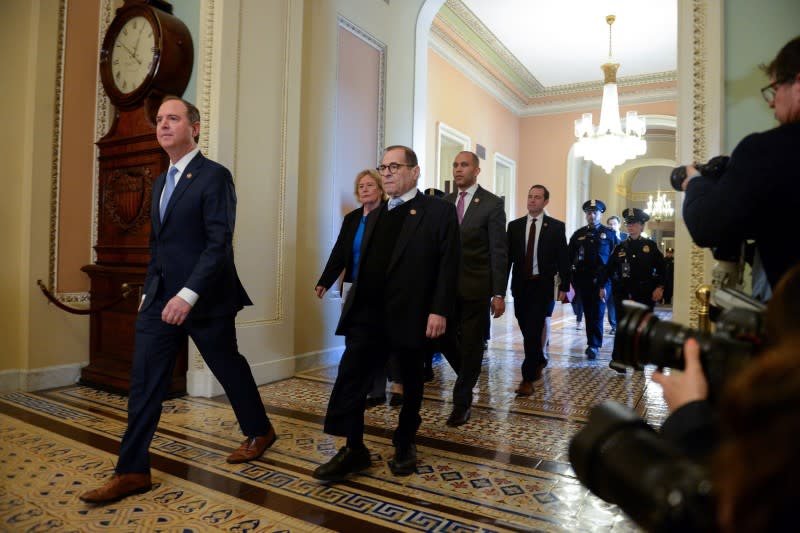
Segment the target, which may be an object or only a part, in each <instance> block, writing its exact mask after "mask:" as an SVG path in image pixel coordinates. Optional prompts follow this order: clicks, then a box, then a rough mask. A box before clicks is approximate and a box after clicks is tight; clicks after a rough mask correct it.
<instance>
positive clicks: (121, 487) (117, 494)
mask: <svg viewBox="0 0 800 533" xmlns="http://www.w3.org/2000/svg"><path fill="white" fill-rule="evenodd" d="M151 487H152V483H151V482H150V474H114V475H113V476H111V479H110V480H108V481H107V482H106V484H105V485H103V486H102V487H100V488H99V489H94V490H90V491H89V492H85V493H83V494H81V495H80V496H79V497H80V499H81V500H83V501H85V502H87V503H109V502H115V501H117V500H121V499H122V498H125V497H127V496H130V495H132V494H141V493H143V492H147V491H148V490H150V488H151Z"/></svg>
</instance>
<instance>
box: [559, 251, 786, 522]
mask: <svg viewBox="0 0 800 533" xmlns="http://www.w3.org/2000/svg"><path fill="white" fill-rule="evenodd" d="M755 303H756V304H757V302H755ZM629 310H630V311H631V312H630V313H629V314H628V315H627V316H626V317H624V318H623V320H622V322H621V323H620V329H619V331H618V333H617V341H618V342H620V339H622V345H621V346H619V348H620V353H621V358H622V359H621V360H623V361H627V362H630V363H632V364H633V365H635V366H637V367H641V365H642V364H656V365H658V366H659V367H669V368H675V369H683V372H671V373H670V374H664V373H662V372H660V371H658V372H656V373H655V374H654V375H653V381H655V382H657V383H659V384H661V385H662V387H663V392H664V398H665V400H666V402H667V404H668V406H669V410H670V412H671V414H670V416H669V417H668V418H667V420H666V421H665V422H664V424H663V425H662V428H661V431H660V432H657V431H656V430H655V429H654V428H653V427H651V426H650V425H648V424H647V423H646V422H645V421H644V420H642V419H641V418H640V417H639V416H638V414H637V413H636V412H635V411H634V410H633V409H631V408H628V407H625V406H624V405H622V404H619V403H617V402H613V401H606V402H603V403H601V404H598V405H597V406H595V407H594V408H593V409H592V412H591V414H590V417H589V422H588V424H587V425H586V426H585V427H584V428H583V429H581V431H579V432H578V433H577V434H576V435H575V436H574V437H573V439H572V441H571V442H570V450H569V455H570V462H571V464H572V467H573V470H574V471H575V473H576V476H577V477H578V479H579V480H580V481H581V483H583V484H584V485H585V486H586V487H588V488H589V489H590V490H591V491H592V493H594V494H596V495H597V496H599V497H600V498H602V499H603V500H605V501H607V502H609V503H614V504H617V505H619V507H620V508H622V510H623V511H625V512H626V513H627V514H628V515H629V516H630V517H631V518H632V519H633V520H634V521H635V522H636V523H637V524H639V525H640V526H641V527H643V528H644V529H645V530H646V531H652V532H672V531H681V532H706V531H708V532H712V531H713V532H718V531H721V532H724V533H751V532H752V533H763V532H773V531H774V532H782V531H796V530H797V527H796V524H795V522H796V518H795V515H796V511H795V506H796V502H797V501H798V499H800V485H798V483H797V475H798V473H800V454H798V453H797V449H798V448H799V447H800V414H798V411H797V405H798V402H800V353H798V352H799V350H798V348H797V346H798V340H800V263H798V264H796V265H795V266H793V267H792V268H791V269H790V270H789V271H788V272H787V273H786V274H785V275H784V276H783V277H782V278H781V281H780V282H779V283H778V284H777V286H776V287H775V295H774V297H773V298H772V299H771V300H770V302H769V305H768V306H767V307H766V310H764V309H763V306H762V307H761V308H759V310H755V309H746V308H744V307H741V308H729V309H727V310H726V311H725V312H724V313H723V314H722V315H721V317H720V320H719V321H718V322H717V323H716V326H717V331H716V332H715V333H713V334H709V333H703V332H699V331H696V330H694V331H693V330H690V329H689V328H686V327H684V326H680V325H678V324H674V323H672V324H670V323H668V322H665V321H659V320H658V319H657V318H656V317H654V316H653V315H652V314H651V313H650V312H649V310H648V309H647V308H646V307H644V306H639V307H635V306H633V307H630V308H629ZM725 313H728V314H727V315H726V314H725ZM748 317H749V318H748ZM750 319H753V320H750ZM633 331H635V332H636V334H635V335H633V336H632V335H630V333H632V332H633ZM681 346H682V347H683V349H682V350H681V349H680V347H681ZM719 378H722V379H719Z"/></svg>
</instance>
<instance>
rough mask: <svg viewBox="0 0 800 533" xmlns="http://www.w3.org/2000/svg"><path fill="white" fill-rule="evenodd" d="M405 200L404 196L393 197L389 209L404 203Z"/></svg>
mask: <svg viewBox="0 0 800 533" xmlns="http://www.w3.org/2000/svg"><path fill="white" fill-rule="evenodd" d="M404 201H405V200H403V199H402V198H392V199H391V200H389V211H391V210H392V209H394V208H395V207H397V206H398V205H400V204H402V203H403V202H404Z"/></svg>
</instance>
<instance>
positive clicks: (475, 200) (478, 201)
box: [473, 198, 481, 204]
mask: <svg viewBox="0 0 800 533" xmlns="http://www.w3.org/2000/svg"><path fill="white" fill-rule="evenodd" d="M480 201H481V199H480V198H475V199H474V200H473V202H475V203H476V204H478V203H480Z"/></svg>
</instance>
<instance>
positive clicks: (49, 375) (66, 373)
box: [0, 363, 85, 392]
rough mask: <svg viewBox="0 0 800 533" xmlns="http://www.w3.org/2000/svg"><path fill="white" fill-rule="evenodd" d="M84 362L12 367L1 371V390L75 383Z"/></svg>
mask: <svg viewBox="0 0 800 533" xmlns="http://www.w3.org/2000/svg"><path fill="white" fill-rule="evenodd" d="M84 366H85V364H84V363H73V364H70V365H57V366H50V367H45V368H34V369H32V370H25V369H20V368H16V369H12V370H3V371H2V372H0V392H10V391H24V392H32V391H37V390H43V389H52V388H55V387H65V386H67V385H74V384H75V383H76V382H77V381H78V378H80V376H81V368H83V367H84Z"/></svg>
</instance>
